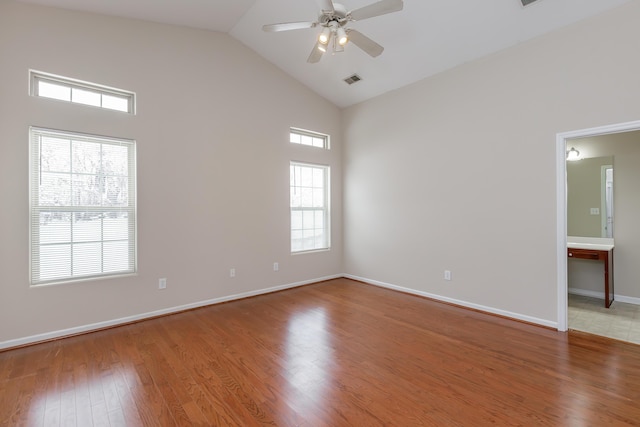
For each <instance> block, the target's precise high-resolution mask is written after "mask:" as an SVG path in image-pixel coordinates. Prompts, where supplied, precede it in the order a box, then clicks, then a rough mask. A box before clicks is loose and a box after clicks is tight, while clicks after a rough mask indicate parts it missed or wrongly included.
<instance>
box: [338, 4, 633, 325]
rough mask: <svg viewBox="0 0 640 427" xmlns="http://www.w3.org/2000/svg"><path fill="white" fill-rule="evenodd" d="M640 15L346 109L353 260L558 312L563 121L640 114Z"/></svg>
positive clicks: (532, 312) (411, 281)
mask: <svg viewBox="0 0 640 427" xmlns="http://www.w3.org/2000/svg"><path fill="white" fill-rule="evenodd" d="M639 20H640V3H639V2H631V3H629V4H627V5H625V6H622V7H620V8H618V9H615V10H613V11H610V12H609V13H605V14H603V15H601V16H599V17H596V18H594V19H590V20H587V21H584V22H582V23H578V24H575V25H573V26H570V27H567V28H565V29H562V30H560V31H557V32H554V33H552V34H549V35H547V36H544V37H540V38H537V39H535V40H533V41H531V42H527V43H523V44H521V45H519V46H515V47H513V48H511V49H508V50H505V51H502V52H499V53H497V54H495V55H492V56H490V57H487V58H484V59H482V60H479V61H475V62H472V63H469V64H466V65H464V66H461V67H458V68H456V69H453V70H451V71H448V72H446V73H443V74H441V75H438V76H435V77H433V78H429V79H426V80H423V81H421V82H418V83H416V84H413V85H411V86H409V87H405V88H402V89H399V90H397V91H394V92H391V93H388V94H386V95H384V96H381V97H378V98H376V99H374V100H371V101H368V102H365V103H362V104H359V105H357V106H354V107H351V108H349V109H347V110H346V112H345V118H344V126H343V128H344V141H345V148H344V158H343V162H344V169H345V177H344V192H345V200H347V201H348V203H346V204H345V218H344V231H345V234H344V239H345V247H344V251H345V271H346V272H347V273H348V274H351V275H353V276H357V277H363V278H367V279H369V280H371V281H378V282H382V283H386V284H391V285H395V286H400V287H405V288H408V289H411V290H414V291H418V292H422V293H427V294H433V295H438V296H440V297H444V298H448V299H452V300H456V301H462V302H467V303H470V304H475V305H480V306H483V307H489V308H491V309H494V310H496V311H504V312H508V313H516V314H518V315H524V316H528V317H530V318H532V319H537V320H541V321H546V322H547V323H550V322H557V320H558V319H557V298H558V297H557V279H556V278H557V271H556V268H557V267H556V264H557V263H556V245H557V239H556V186H555V179H556V178H555V175H556V150H555V147H556V145H555V144H556V141H555V139H556V135H557V134H558V133H560V132H567V131H571V130H577V129H585V128H591V127H596V126H602V125H607V124H613V123H621V122H628V121H633V120H638V119H640V86H639V85H638V84H637V76H638V75H640V57H638V55H635V54H633V52H637V51H638V50H639V49H640V26H639V25H637V23H638V21H639ZM617 162H618V161H617V158H616V165H617ZM445 269H448V270H451V271H452V280H451V281H445V280H443V271H444V270H445Z"/></svg>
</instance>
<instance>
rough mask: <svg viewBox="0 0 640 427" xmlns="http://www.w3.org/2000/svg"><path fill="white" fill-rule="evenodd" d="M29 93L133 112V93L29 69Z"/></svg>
mask: <svg viewBox="0 0 640 427" xmlns="http://www.w3.org/2000/svg"><path fill="white" fill-rule="evenodd" d="M30 82H31V95H32V96H39V97H42V98H50V99H57V100H59V101H67V102H72V103H74V104H82V105H90V106H93V107H98V108H104V109H107V110H116V111H122V112H124V113H129V114H135V108H134V107H135V94H134V93H133V92H128V91H124V90H120V89H114V88H110V87H106V86H101V85H98V84H95V83H88V82H82V81H79V80H73V79H69V78H67V77H61V76H54V75H53V74H46V73H41V72H39V71H33V70H31V71H30Z"/></svg>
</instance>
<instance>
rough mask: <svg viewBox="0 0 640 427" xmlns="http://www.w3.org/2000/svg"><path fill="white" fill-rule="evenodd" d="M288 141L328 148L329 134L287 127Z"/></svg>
mask: <svg viewBox="0 0 640 427" xmlns="http://www.w3.org/2000/svg"><path fill="white" fill-rule="evenodd" d="M289 142H290V143H291V144H297V145H303V146H307V147H313V148H320V149H324V150H329V149H330V141H329V135H325V134H323V133H319V132H312V131H310V130H304V129H299V128H293V127H292V128H289Z"/></svg>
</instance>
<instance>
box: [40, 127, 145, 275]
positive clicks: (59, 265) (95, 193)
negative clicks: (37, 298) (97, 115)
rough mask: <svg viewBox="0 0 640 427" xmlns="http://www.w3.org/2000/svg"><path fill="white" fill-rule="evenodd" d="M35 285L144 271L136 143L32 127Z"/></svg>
mask: <svg viewBox="0 0 640 427" xmlns="http://www.w3.org/2000/svg"><path fill="white" fill-rule="evenodd" d="M30 137H31V145H30V158H31V170H30V175H31V176H30V178H31V183H30V205H31V208H30V213H31V220H30V233H31V242H30V243H31V245H30V246H31V248H30V249H31V283H32V284H45V283H51V282H59V281H67V280H75V279H85V278H94V277H102V276H107V275H114V274H127V273H134V272H135V271H136V203H135V201H136V165H135V142H134V141H131V140H123V139H115V138H107V137H98V136H91V135H84V134H77V133H70V132H61V131H54V130H48V129H41V128H35V127H32V128H30Z"/></svg>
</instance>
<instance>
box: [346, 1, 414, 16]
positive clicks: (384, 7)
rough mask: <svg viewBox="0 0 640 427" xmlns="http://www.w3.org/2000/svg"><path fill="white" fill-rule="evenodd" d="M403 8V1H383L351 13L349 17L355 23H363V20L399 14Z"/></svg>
mask: <svg viewBox="0 0 640 427" xmlns="http://www.w3.org/2000/svg"><path fill="white" fill-rule="evenodd" d="M403 6H404V2H403V1H402V0H381V1H379V2H376V3H372V4H370V5H368V6H364V7H361V8H360V9H356V10H352V11H351V12H349V16H350V17H351V19H353V20H355V21H362V20H363V19H368V18H373V17H374V16H380V15H385V14H387V13H391V12H397V11H399V10H402V7H403Z"/></svg>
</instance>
